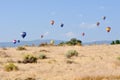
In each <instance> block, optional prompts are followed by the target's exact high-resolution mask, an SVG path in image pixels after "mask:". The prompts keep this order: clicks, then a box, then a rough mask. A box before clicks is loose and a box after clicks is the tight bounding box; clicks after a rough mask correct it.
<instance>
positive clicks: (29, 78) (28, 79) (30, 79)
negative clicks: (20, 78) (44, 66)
mask: <svg viewBox="0 0 120 80" xmlns="http://www.w3.org/2000/svg"><path fill="white" fill-rule="evenodd" d="M25 80H35V78H31V77H28V78H26V79H25Z"/></svg>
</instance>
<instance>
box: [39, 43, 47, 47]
mask: <svg viewBox="0 0 120 80" xmlns="http://www.w3.org/2000/svg"><path fill="white" fill-rule="evenodd" d="M47 45H48V44H47V43H41V44H40V45H39V46H40V47H42V46H47Z"/></svg>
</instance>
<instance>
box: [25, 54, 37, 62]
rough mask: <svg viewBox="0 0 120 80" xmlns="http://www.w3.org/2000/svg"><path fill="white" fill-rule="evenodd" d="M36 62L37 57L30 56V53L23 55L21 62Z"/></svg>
mask: <svg viewBox="0 0 120 80" xmlns="http://www.w3.org/2000/svg"><path fill="white" fill-rule="evenodd" d="M36 62H37V58H36V57H35V56H32V55H25V56H24V60H23V63H36Z"/></svg>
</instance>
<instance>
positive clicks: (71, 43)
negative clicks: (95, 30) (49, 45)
mask: <svg viewBox="0 0 120 80" xmlns="http://www.w3.org/2000/svg"><path fill="white" fill-rule="evenodd" d="M64 44H67V45H70V46H74V45H81V44H82V41H81V40H77V39H76V38H72V39H71V40H70V41H66V42H61V43H60V44H58V45H64Z"/></svg>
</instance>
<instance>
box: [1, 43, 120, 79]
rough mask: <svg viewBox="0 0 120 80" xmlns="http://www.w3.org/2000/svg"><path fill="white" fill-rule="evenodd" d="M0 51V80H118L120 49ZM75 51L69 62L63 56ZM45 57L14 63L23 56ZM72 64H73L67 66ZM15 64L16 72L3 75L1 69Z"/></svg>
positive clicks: (67, 48)
mask: <svg viewBox="0 0 120 80" xmlns="http://www.w3.org/2000/svg"><path fill="white" fill-rule="evenodd" d="M26 49H27V50H23V51H19V50H16V48H7V50H4V49H2V48H1V49H0V80H25V79H26V78H28V77H31V78H35V79H36V80H120V60H118V59H117V58H118V57H120V45H90V46H49V47H26ZM68 50H76V51H78V53H79V55H78V56H77V57H72V58H70V59H68V58H66V56H65V54H66V52H67V51H68ZM41 52H42V53H44V54H45V55H46V56H47V57H48V58H47V59H38V60H37V63H27V64H23V63H17V61H18V60H22V59H23V56H24V55H25V54H32V55H34V56H36V57H38V56H39V54H40V53H41ZM68 61H71V62H72V63H67V62H68ZM8 62H14V64H15V65H17V66H18V68H19V70H18V71H11V72H7V71H5V70H4V69H3V68H4V65H5V64H6V63H8Z"/></svg>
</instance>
